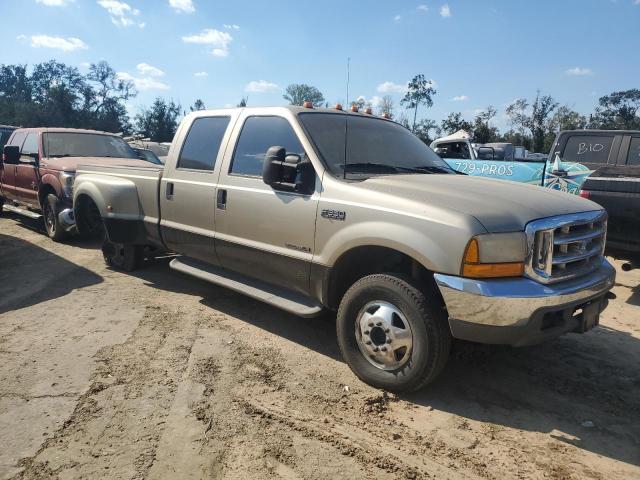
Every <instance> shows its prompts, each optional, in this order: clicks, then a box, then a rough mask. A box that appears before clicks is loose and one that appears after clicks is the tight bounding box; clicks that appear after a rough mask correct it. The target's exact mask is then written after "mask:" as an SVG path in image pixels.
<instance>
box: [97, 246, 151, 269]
mask: <svg viewBox="0 0 640 480" xmlns="http://www.w3.org/2000/svg"><path fill="white" fill-rule="evenodd" d="M102 256H103V257H104V261H105V263H106V264H107V265H109V266H110V267H113V268H115V269H116V270H123V271H125V272H132V271H134V270H136V269H138V268H140V266H141V265H142V261H143V259H144V258H143V247H142V246H140V245H129V244H124V243H113V242H111V241H110V240H108V239H105V241H104V243H103V244H102Z"/></svg>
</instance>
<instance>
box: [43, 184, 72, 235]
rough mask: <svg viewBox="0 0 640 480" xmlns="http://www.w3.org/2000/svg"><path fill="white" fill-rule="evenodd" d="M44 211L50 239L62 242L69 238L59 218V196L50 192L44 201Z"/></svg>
mask: <svg viewBox="0 0 640 480" xmlns="http://www.w3.org/2000/svg"><path fill="white" fill-rule="evenodd" d="M42 213H43V214H44V227H45V229H46V230H47V235H48V236H49V238H50V239H52V240H54V241H56V242H60V241H62V240H64V239H65V238H67V232H66V230H65V229H64V228H63V227H62V224H61V223H60V220H59V219H58V213H60V212H59V211H58V197H56V196H55V195H53V194H51V193H50V194H48V195H47V196H46V197H45V198H44V200H43V202H42Z"/></svg>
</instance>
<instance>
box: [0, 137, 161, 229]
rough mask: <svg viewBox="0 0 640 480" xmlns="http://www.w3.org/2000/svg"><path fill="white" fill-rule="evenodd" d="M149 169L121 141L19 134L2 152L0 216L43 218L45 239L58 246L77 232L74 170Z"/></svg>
mask: <svg viewBox="0 0 640 480" xmlns="http://www.w3.org/2000/svg"><path fill="white" fill-rule="evenodd" d="M78 163H82V164H84V165H89V164H93V165H104V164H110V165H128V166H135V167H141V166H150V165H151V164H150V163H149V162H147V161H145V160H142V159H140V157H139V155H138V154H137V153H136V152H135V151H134V150H133V149H132V148H131V147H130V146H129V145H128V144H127V143H126V142H125V141H124V140H123V139H122V138H121V137H119V136H117V135H114V134H112V133H107V132H97V131H94V130H78V129H72V128H19V129H17V130H15V131H13V133H11V136H10V137H9V139H8V141H7V144H6V145H5V146H4V147H3V155H2V159H1V161H0V213H1V212H2V211H3V209H4V210H9V211H12V212H14V213H18V214H21V215H25V216H28V217H31V218H41V217H43V216H44V221H45V227H46V230H47V234H48V235H49V237H51V238H52V239H54V240H62V239H63V238H65V237H66V236H67V234H68V233H69V232H70V231H72V230H74V229H75V220H74V215H73V209H72V208H71V206H72V205H71V203H72V200H71V199H72V196H73V183H74V179H75V172H76V166H77V165H78Z"/></svg>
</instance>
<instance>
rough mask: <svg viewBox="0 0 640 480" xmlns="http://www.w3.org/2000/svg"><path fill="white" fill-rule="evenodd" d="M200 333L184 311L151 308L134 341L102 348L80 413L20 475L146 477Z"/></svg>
mask: <svg viewBox="0 0 640 480" xmlns="http://www.w3.org/2000/svg"><path fill="white" fill-rule="evenodd" d="M194 338H195V327H194V325H193V324H190V323H189V322H184V321H183V316H182V315H181V313H180V311H173V312H172V311H169V310H166V309H161V308H160V307H153V306H151V307H148V308H147V310H146V312H145V315H144V318H143V319H142V320H141V321H140V324H139V325H138V327H137V328H136V330H134V332H133V334H132V336H131V337H130V338H129V339H128V340H127V341H126V342H124V343H122V344H119V345H114V346H110V347H106V348H103V349H101V350H100V351H99V352H98V353H97V355H96V357H97V360H98V361H99V362H100V366H99V367H98V368H97V370H96V372H95V373H94V374H93V376H92V383H91V386H90V388H89V389H88V391H87V392H85V393H84V394H83V395H82V396H81V397H80V399H79V401H78V403H77V405H76V408H75V410H74V412H73V414H72V415H71V417H70V418H69V419H68V420H67V421H66V422H65V423H64V425H63V426H62V428H61V429H60V430H59V431H58V432H56V434H55V435H54V436H53V438H51V439H50V440H48V441H46V442H45V443H44V445H43V446H42V447H41V448H40V450H39V451H38V453H37V454H36V455H35V456H33V457H30V458H26V459H23V460H22V461H21V462H20V466H21V467H23V468H24V470H23V471H22V472H21V473H19V474H18V475H17V476H15V477H14V478H16V479H40V478H57V477H58V476H59V475H65V476H71V477H73V478H87V479H89V478H99V477H101V476H105V475H106V476H108V477H110V478H133V479H143V478H146V475H147V472H148V470H149V469H150V468H151V465H152V464H153V462H154V460H155V453H156V448H157V445H158V441H159V438H160V435H161V433H162V429H163V424H164V420H165V418H166V416H167V414H168V411H169V408H170V406H171V403H172V401H173V397H174V395H175V391H176V388H177V385H178V382H179V381H180V377H181V374H182V372H183V370H184V369H185V367H186V365H187V360H188V358H189V355H190V351H191V346H192V344H193V341H194Z"/></svg>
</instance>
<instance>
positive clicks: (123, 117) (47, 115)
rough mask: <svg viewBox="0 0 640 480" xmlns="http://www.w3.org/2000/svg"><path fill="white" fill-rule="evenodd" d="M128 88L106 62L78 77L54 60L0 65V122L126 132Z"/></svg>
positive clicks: (128, 127) (74, 70)
mask: <svg viewBox="0 0 640 480" xmlns="http://www.w3.org/2000/svg"><path fill="white" fill-rule="evenodd" d="M135 95H136V91H135V89H134V88H133V84H132V83H131V82H129V81H123V80H120V79H118V78H117V76H116V73H115V71H114V70H113V69H112V68H111V67H110V66H109V65H108V64H107V63H106V62H98V63H97V64H92V65H91V67H90V69H89V73H87V74H86V75H83V74H81V73H80V72H79V71H78V69H77V68H76V67H71V66H68V65H65V64H63V63H60V62H57V61H55V60H50V61H48V62H43V63H38V64H36V65H34V67H33V70H32V72H31V74H29V73H28V71H27V67H26V66H25V65H2V66H0V123H4V124H10V125H18V126H24V127H40V126H49V127H75V128H91V129H96V130H105V131H111V132H125V133H128V132H129V131H130V130H131V125H130V124H129V117H128V115H127V111H126V108H125V102H126V101H127V100H129V99H130V98H133V97H135Z"/></svg>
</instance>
